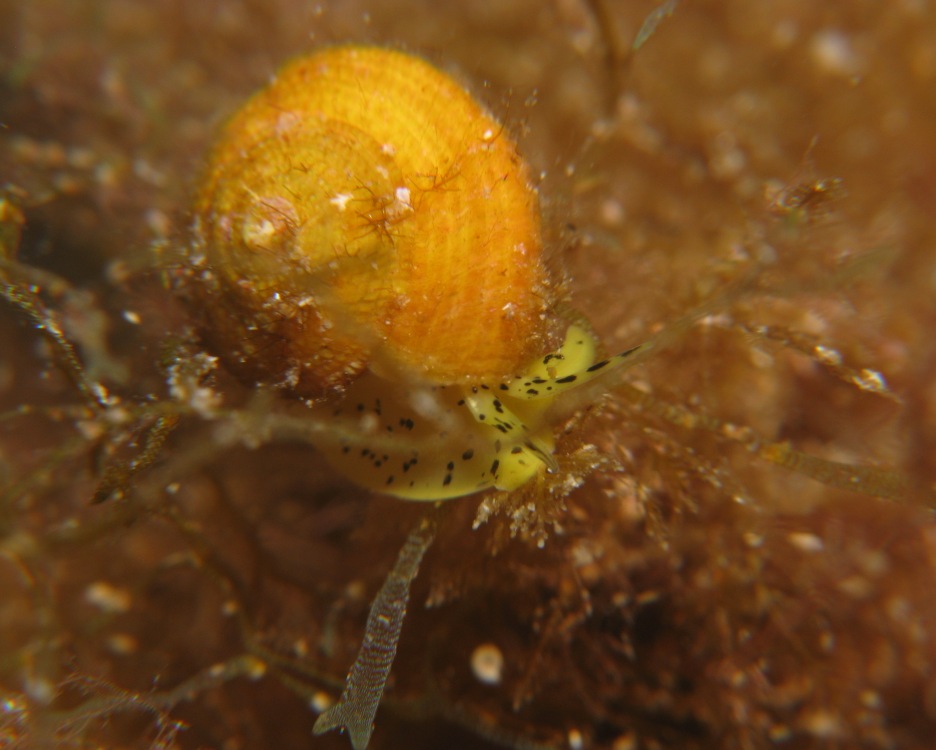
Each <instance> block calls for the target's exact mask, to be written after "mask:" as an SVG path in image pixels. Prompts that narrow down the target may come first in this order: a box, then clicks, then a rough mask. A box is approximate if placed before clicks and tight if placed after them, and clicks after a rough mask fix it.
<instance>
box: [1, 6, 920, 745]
mask: <svg viewBox="0 0 936 750" xmlns="http://www.w3.org/2000/svg"><path fill="white" fill-rule="evenodd" d="M655 7H657V6H656V5H654V4H653V3H650V2H613V1H612V0H606V2H603V3H600V2H597V1H594V2H588V1H587V0H548V1H545V2H544V0H511V1H510V2H465V3H448V4H445V5H444V8H443V4H440V3H430V2H416V1H415V0H411V1H409V2H406V1H400V2H397V1H396V0H385V1H384V2H374V1H373V0H371V2H364V1H363V0H360V1H359V0H339V1H336V2H332V3H327V2H323V3H319V4H315V3H309V2H305V1H303V2H298V1H295V0H273V1H272V2H260V1H259V0H253V1H251V0H227V1H222V0H213V1H206V2H198V3H186V2H182V1H181V0H154V1H153V2H139V0H108V1H101V2H92V1H91V0H87V1H86V2H71V1H70V0H31V1H30V2H28V3H17V2H15V1H14V0H7V2H4V3H2V4H0V61H2V62H0V71H2V79H0V87H2V88H0V187H2V190H3V195H2V197H3V199H4V202H3V204H2V211H0V222H2V224H0V240H2V242H3V255H4V259H3V263H4V265H3V267H2V274H3V280H4V282H5V283H7V282H11V283H13V287H11V286H7V287H6V289H7V297H8V300H7V302H5V303H4V306H3V307H2V308H0V310H2V312H0V400H2V403H0V417H2V421H0V489H2V493H0V502H2V505H0V699H2V701H3V703H2V704H0V747H42V746H46V747H78V748H81V747H115V748H116V747H140V748H145V747H181V748H196V747H216V748H230V749H236V748H260V747H277V746H280V747H307V746H312V747H321V748H329V747H334V748H343V747H347V746H348V745H347V738H346V737H340V736H337V735H335V736H327V737H322V738H316V739H315V740H314V741H313V740H312V739H311V738H310V732H311V726H312V723H313V722H314V720H315V715H316V713H315V710H316V709H318V710H321V708H322V707H324V706H325V705H326V704H327V701H328V700H329V699H333V698H334V697H335V696H336V695H337V693H338V691H339V690H340V687H341V683H342V681H343V679H344V675H345V672H346V671H347V669H348V666H349V665H350V663H351V660H352V659H353V657H354V654H355V653H356V651H357V648H358V644H359V643H360V639H361V635H362V629H363V623H364V621H365V619H366V614H367V608H368V603H369V601H370V598H371V597H372V595H373V593H374V592H375V591H376V590H377V588H378V587H379V586H380V582H381V581H382V579H383V576H384V575H385V574H386V571H387V570H388V569H389V568H390V566H391V565H392V562H393V560H394V558H395V556H396V553H397V550H398V549H399V546H400V544H401V543H402V541H403V539H404V538H405V536H406V533H407V531H408V529H409V528H410V527H411V526H412V524H413V523H414V522H415V520H416V518H417V517H418V515H419V513H420V512H421V511H420V509H419V508H416V507H415V506H412V505H409V504H406V503H402V502H400V501H396V500H392V499H387V498H381V497H373V496H370V495H368V494H367V493H365V492H364V491H362V490H359V489H357V488H355V487H354V486H352V485H350V484H348V483H347V482H344V481H343V480H340V479H339V478H338V477H336V476H334V475H333V474H331V473H330V472H329V471H328V469H327V467H326V466H325V465H324V464H323V463H322V462H321V461H320V460H318V458H317V457H316V455H315V453H314V449H312V448H311V447H309V446H308V445H307V444H305V442H303V441H300V440H295V439H293V440H274V439H269V436H268V435H267V434H266V432H264V429H263V427H262V426H260V425H259V422H260V421H261V420H260V415H261V414H265V413H266V412H267V411H269V410H272V409H275V408H277V407H276V406H275V405H272V404H271V403H270V402H266V401H265V402H263V403H261V404H257V403H256V402H255V400H251V394H250V393H249V391H247V390H245V389H243V388H240V387H239V386H237V385H236V384H235V383H233V382H232V380H231V379H230V378H229V377H228V376H227V375H226V374H225V373H223V372H213V373H211V378H209V379H208V380H206V381H200V380H199V379H198V375H199V373H200V370H199V368H198V363H199V362H203V359H201V358H200V355H199V354H198V352H197V347H194V346H193V344H192V343H190V342H189V341H188V328H189V324H188V320H187V317H186V314H185V312H184V311H183V310H182V309H181V308H180V306H179V305H178V303H177V302H176V301H175V300H174V299H173V295H172V292H171V290H170V287H169V286H168V285H167V284H166V277H167V275H169V274H170V273H171V270H172V262H173V258H175V257H177V254H176V252H175V249H177V248H178V247H179V246H180V243H184V242H185V241H186V227H187V224H188V221H189V218H188V215H187V205H188V203H189V201H190V197H191V190H192V187H193V185H194V183H195V180H196V178H197V175H198V172H199V169H200V165H201V164H202V157H203V154H204V152H205V150H206V148H207V147H208V145H209V143H210V141H211V138H212V135H213V133H214V132H216V130H217V127H218V126H219V124H220V123H221V122H222V121H223V119H224V117H225V116H226V115H228V114H230V113H231V112H233V111H234V109H236V107H237V106H238V105H239V104H240V102H242V101H243V100H244V99H245V98H246V97H247V96H248V95H249V94H250V93H252V92H253V91H254V90H256V89H257V88H258V87H260V86H262V85H263V84H264V83H265V82H266V81H267V80H268V79H269V78H270V76H271V75H272V74H273V73H274V71H275V70H276V69H277V67H278V66H279V65H280V64H281V63H282V62H283V61H285V60H286V59H288V58H289V57H291V56H293V55H295V54H299V53H301V52H303V51H306V50H309V49H312V48H314V47H315V46H317V45H320V44H327V43H333V42H343V41H354V42H373V43H380V44H390V45H393V46H399V47H403V48H405V49H407V50H410V51H413V52H417V53H420V54H423V55H425V56H426V57H428V58H429V59H430V60H432V61H433V62H434V63H435V64H437V65H439V66H440V67H442V68H443V69H445V70H447V71H449V72H451V73H453V74H454V75H456V76H457V77H459V78H460V79H461V80H463V81H464V82H465V83H466V85H468V86H469V87H470V88H471V89H472V90H473V91H474V92H475V93H476V95H478V96H479V97H480V98H481V99H482V100H483V101H485V102H486V103H487V104H488V105H489V106H490V107H491V109H492V110H493V111H494V112H495V113H496V114H498V116H500V117H502V118H503V119H504V121H505V122H506V123H507V126H508V127H509V128H510V130H511V132H513V133H515V134H516V135H517V136H518V137H519V138H520V140H521V148H522V150H523V152H524V154H525V156H526V157H527V158H528V159H529V161H530V162H531V164H532V165H533V167H534V171H535V172H537V173H541V174H542V178H541V200H542V202H543V208H544V213H545V217H546V222H547V224H548V225H549V227H550V230H551V242H552V244H553V247H554V250H553V252H554V253H555V257H556V258H557V263H558V262H561V263H562V264H564V265H565V266H566V267H567V269H568V272H569V276H568V278H569V283H568V286H569V294H570V298H571V303H572V304H573V305H574V306H575V307H577V308H578V309H579V310H581V311H582V312H583V313H584V314H585V315H586V316H587V317H588V318H589V319H590V320H591V322H592V323H593V324H594V326H595V328H596V330H597V331H598V333H599V334H600V336H601V337H602V340H603V341H604V342H605V344H606V346H607V348H608V349H609V350H610V351H616V350H619V349H623V348H626V347H628V346H631V345H634V344H636V343H639V342H640V341H642V340H644V339H646V338H648V337H650V336H652V335H656V334H660V333H661V332H663V334H664V336H665V341H666V342H667V347H666V348H664V349H661V350H660V351H658V352H657V353H656V355H655V356H654V357H653V358H651V359H650V360H648V361H647V362H645V363H643V364H641V365H640V366H639V367H636V368H634V369H633V370H631V371H629V372H628V373H627V375H626V376H625V377H624V378H623V380H621V381H618V382H616V383H615V384H614V387H613V388H612V389H611V392H610V394H609V395H608V396H606V397H602V396H600V395H599V394H591V395H592V396H594V399H593V400H594V401H595V403H596V404H597V405H598V408H595V409H592V410H591V414H590V415H589V416H588V417H587V418H586V419H585V420H584V421H583V423H582V424H581V425H579V426H576V427H575V428H574V429H572V430H571V432H570V434H569V435H568V436H567V437H566V438H565V440H564V441H563V443H562V446H564V447H560V458H561V457H562V453H563V451H565V455H566V461H565V465H566V466H579V467H581V466H583V465H591V464H592V463H595V461H591V462H587V461H585V462H583V461H579V462H578V463H576V461H575V460H574V459H575V457H576V456H581V455H593V453H592V452H590V449H588V448H587V447H586V446H588V445H594V446H596V448H597V451H598V454H600V455H602V456H604V457H605V458H606V460H605V461H604V462H603V463H602V464H601V465H600V466H599V467H598V468H597V469H596V470H595V471H593V472H591V473H590V474H588V475H587V476H585V474H586V472H584V471H582V472H572V474H570V486H571V485H576V484H579V481H580V482H581V486H578V487H577V488H575V489H573V490H572V491H571V492H570V494H568V496H567V497H565V499H564V500H563V501H561V502H560V501H556V500H555V499H552V500H550V499H549V498H541V500H542V502H540V503H538V502H537V497H536V496H535V494H534V495H533V496H532V497H529V496H527V497H524V498H523V499H522V500H518V499H517V498H513V499H511V498H498V497H495V498H487V499H484V498H464V499H462V500H456V501H453V505H452V508H451V512H450V513H449V515H448V516H447V517H446V519H445V521H444V525H443V527H442V529H441V531H440V536H439V538H438V540H437V541H436V544H435V545H434V547H433V549H432V550H430V553H429V555H428V556H427V559H426V562H425V563H424V566H423V572H422V573H421V575H420V577H419V579H417V582H416V584H415V588H414V595H413V600H412V602H411V611H410V614H409V617H408V620H407V622H406V624H405V626H404V632H403V640H402V643H401V648H400V653H399V655H398V658H397V662H396V665H395V667H394V672H393V678H392V682H391V686H390V690H389V692H388V694H387V696H386V698H385V701H384V705H383V708H382V710H381V711H380V712H379V713H378V716H377V730H376V732H375V734H374V737H373V740H372V744H371V747H374V748H383V747H385V748H389V747H399V746H403V745H405V746H408V747H411V748H420V747H437V746H440V745H445V746H446V747H453V748H455V747H464V748H481V747H496V746H507V747H518V748H527V747H549V748H559V747H571V748H578V747H583V748H588V747H593V748H614V749H615V750H624V749H626V748H767V747H783V748H812V747H817V748H819V747H821V748H858V747H861V748H898V747H899V748H925V747H930V746H931V744H932V740H931V738H932V736H933V733H934V730H936V644H934V635H933V634H934V633H936V604H934V602H933V597H932V591H933V583H934V581H933V578H934V564H936V557H934V555H936V546H934V545H936V532H934V528H933V526H932V521H931V518H930V513H929V510H928V507H929V506H930V505H931V504H932V486H933V482H934V480H936V463H934V460H933V451H934V446H936V391H934V387H933V385H932V380H933V379H932V377H931V373H932V372H933V369H934V367H936V345H934V340H933V336H932V330H933V325H934V323H936V315H934V305H933V299H934V288H933V287H934V284H936V267H934V263H936V261H934V258H936V256H934V253H933V248H934V247H936V230H934V224H933V221H932V219H931V215H932V207H933V206H934V205H936V136H934V132H933V123H934V122H936V96H934V94H933V92H934V91H936V48H934V47H933V45H932V40H933V39H934V38H936V9H934V8H933V7H932V6H931V4H930V3H928V2H926V1H925V0H896V1H895V2H891V3H870V2H844V1H840V2H828V3H816V2H804V1H803V0H786V1H780V2H774V3H769V4H764V3H745V2H740V1H738V0H729V1H727V2H715V1H714V0H684V2H683V3H681V4H680V5H678V6H677V7H676V9H675V12H674V13H673V14H672V16H671V17H668V18H664V19H663V20H662V21H661V24H660V26H659V28H658V29H657V31H656V33H655V34H654V35H653V36H652V37H651V38H650V39H649V41H647V42H646V44H645V45H644V46H643V47H642V48H641V49H640V50H639V52H638V53H637V54H636V55H635V56H634V57H633V59H630V60H628V59H627V54H626V51H627V49H628V47H629V45H630V41H631V40H632V39H633V38H634V37H635V35H636V34H637V31H638V29H639V28H640V26H641V24H642V23H643V21H644V19H645V18H646V17H647V15H648V14H649V13H651V12H652V11H653V10H654V8H655ZM21 219H22V220H23V221H22V222H21ZM23 222H24V223H23ZM20 230H21V231H22V237H21V239H20V240H19V241H18V243H17V240H16V237H17V235H18V234H19V232H20ZM17 244H18V245H19V249H18V253H17V257H18V260H19V261H20V263H21V265H11V262H10V257H11V256H12V254H13V248H14V246H15V245H17ZM167 269H168V270H167ZM11 289H16V290H20V291H22V292H23V294H25V295H26V297H25V298H24V297H23V296H22V295H21V296H20V297H19V298H17V299H20V302H21V304H19V305H17V304H10V303H9V302H10V301H11V300H12V301H13V302H14V303H15V301H16V300H15V299H14V298H16V294H14V293H12V292H11V291H10V290H11ZM30 290H32V291H30ZM32 293H35V294H36V295H38V296H37V297H32V298H30V297H29V294H32ZM24 299H25V301H23V300H24ZM30 300H32V301H30ZM30 311H32V313H34V314H33V315H32V316H31V315H30ZM686 316H690V317H689V319H688V320H687V318H686ZM680 320H683V321H687V322H686V323H685V324H682V323H680V322H679V321H680ZM43 321H45V323H46V324H49V323H57V324H59V325H60V326H61V329H62V331H63V333H64V335H65V337H66V338H67V339H68V340H69V341H71V342H73V343H74V345H75V350H76V351H77V353H78V355H79V356H80V359H81V363H82V365H81V373H80V375H81V377H80V378H79V381H80V383H83V384H84V385H85V386H88V384H91V385H93V384H96V383H100V384H102V385H103V386H104V387H106V389H107V395H106V396H105V395H104V393H103V391H101V390H100V389H98V390H97V391H96V393H95V392H90V393H88V392H86V393H84V394H83V393H82V391H81V389H80V388H76V385H75V383H74V382H73V381H74V379H75V375H76V373H75V372H74V371H72V372H71V377H69V369H68V367H67V366H63V364H62V359H63V356H62V351H61V350H60V349H59V348H58V347H57V346H56V345H55V343H54V342H53V341H52V337H51V336H49V335H43V334H42V333H41V332H40V331H38V330H37V325H36V324H37V323H38V322H43ZM183 347H184V348H183ZM186 367H188V370H186V369H185V368H186ZM209 369H210V368H209ZM82 378H83V380H82ZM86 390H87V388H86ZM219 398H220V399H223V403H225V404H229V405H230V406H241V407H243V408H240V409H237V410H236V411H229V412H226V416H225V417H224V418H217V417H216V416H215V417H214V418H212V419H202V418H199V416H198V414H197V412H198V411H201V412H202V413H203V414H204V413H208V412H211V409H212V408H213V406H214V405H215V404H216V400H217V399H219ZM284 408H285V407H284ZM301 413H302V412H301V411H296V412H290V414H293V415H295V414H301ZM166 415H170V418H171V419H173V420H174V419H175V418H176V417H177V416H178V415H181V419H180V420H179V424H180V426H179V427H178V428H177V429H176V431H175V432H174V433H173V434H172V435H169V436H168V438H167V439H166V441H165V444H160V442H161V440H162V438H163V437H165V436H164V435H163V434H162V433H161V432H160V430H159V428H158V427H155V428H154V425H157V424H159V420H160V417H162V418H163V419H165V418H166ZM141 455H145V456H146V457H147V459H150V458H152V459H155V460H154V461H153V463H152V465H149V466H147V467H145V468H141V470H140V471H139V472H137V473H133V470H132V467H133V462H134V460H136V459H139V458H140V457H141ZM811 459H815V460H811ZM140 463H142V464H145V463H148V460H145V461H142V462H140ZM570 471H571V470H570ZM817 478H818V479H821V480H822V481H817ZM852 478H854V479H852ZM573 479H574V480H576V481H571V480H573ZM849 486H850V487H851V489H849ZM102 487H103V490H102ZM96 496H98V499H101V498H104V499H103V501H102V502H99V503H92V502H91V500H92V499H93V498H95V497H96ZM482 501H483V502H484V505H483V507H482V508H481V514H480V517H481V518H483V519H486V522H484V523H481V524H479V525H478V527H477V529H474V530H473V525H474V521H475V519H476V518H478V517H479V503H481V502H482ZM528 502H530V503H532V505H531V506H529V507H528V505H527V503H528ZM511 532H515V533H513V534H512V533H511ZM479 648H481V650H480V651H478V650H477V649H479ZM473 654H474V656H475V661H474V671H473V669H472V666H473V662H472V655H473ZM492 654H493V655H494V656H495V657H497V656H498V655H499V656H500V657H501V658H502V659H503V665H502V667H501V668H497V667H496V662H497V659H496V658H494V663H495V667H493V668H492V667H490V666H489V667H488V669H489V670H490V669H493V672H490V671H484V670H483V669H482V666H481V665H480V664H479V663H478V660H479V659H480V655H487V656H489V657H490V656H491V655H492ZM481 677H483V678H484V679H485V680H487V681H483V680H482V679H480V678H481Z"/></svg>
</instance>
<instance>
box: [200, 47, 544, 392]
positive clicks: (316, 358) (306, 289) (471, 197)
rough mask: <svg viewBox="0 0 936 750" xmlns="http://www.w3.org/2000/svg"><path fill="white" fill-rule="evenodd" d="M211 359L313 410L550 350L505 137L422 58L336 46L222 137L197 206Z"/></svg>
mask: <svg viewBox="0 0 936 750" xmlns="http://www.w3.org/2000/svg"><path fill="white" fill-rule="evenodd" d="M195 219H196V221H195V242H194V245H193V248H192V250H191V253H192V257H193V258H194V259H196V262H195V269H196V273H194V274H193V275H192V278H193V279H194V281H195V282H197V283H195V284H194V285H193V286H194V287H195V289H194V290H193V291H192V293H191V294H192V296H193V297H194V298H195V301H196V302H197V303H199V304H200V306H201V307H202V310H203V314H204V316H205V318H206V321H207V322H206V326H205V328H206V337H207V338H208V339H209V345H211V346H213V348H214V349H215V350H216V351H217V352H218V353H220V354H222V356H223V357H224V358H225V359H227V360H228V361H229V362H231V363H232V364H233V365H234V367H235V369H239V370H240V371H241V372H242V373H245V374H247V375H248V376H250V377H252V378H256V379H260V380H264V381H267V382H273V383H277V384H280V385H284V386H287V387H289V388H290V389H291V390H293V391H295V392H297V393H300V394H304V395H319V394H323V393H327V392H339V391H341V390H342V389H343V388H344V387H346V386H347V385H348V384H349V383H350V382H351V381H352V380H353V379H354V378H355V377H356V376H357V375H358V374H360V373H361V372H362V371H363V370H364V369H365V368H368V367H369V368H371V369H373V370H377V371H380V372H382V373H383V374H384V375H385V376H388V377H397V376H399V375H400V374H405V375H407V376H410V375H415V376H417V377H422V378H423V379H425V380H426V381H428V382H432V383H441V384H447V383H470V382H478V381H482V380H500V379H503V378H507V377H510V376H512V375H514V374H515V373H517V372H518V371H519V370H520V369H522V367H523V366H524V365H525V364H526V363H527V362H528V361H529V360H530V359H531V357H535V356H537V355H538V354H540V353H541V351H542V350H543V348H544V346H545V342H544V340H543V336H544V331H545V329H546V326H545V323H544V320H545V318H546V315H547V310H548V308H549V300H550V296H551V294H552V288H551V284H550V279H549V274H548V272H547V270H546V265H545V263H544V260H543V248H542V238H541V229H540V214H539V206H538V199H537V193H536V190H535V189H534V188H533V187H531V185H530V182H529V175H528V173H527V167H526V165H525V164H524V162H523V160H522V159H521V157H520V156H519V154H518V153H517V148H516V146H515V144H514V143H513V141H512V140H511V139H510V138H509V136H508V134H507V133H506V132H505V130H504V129H503V127H502V126H501V125H500V124H499V123H498V122H497V121H496V120H494V119H493V118H492V117H491V115H489V114H488V113H487V112H486V111H485V110H484V109H483V108H482V107H481V106H480V105H479V104H478V103H477V102H476V101H475V100H474V99H473V98H472V97H471V96H470V95H469V94H468V93H467V92H466V91H465V90H464V89H463V88H462V87H461V86H460V85H459V84H457V83H456V82H455V81H454V80H452V79H451V78H450V77H449V76H447V75H445V74H444V73H442V72H440V71H439V70H437V69H435V68H434V67H432V66H431V65H430V64H428V63H427V62H425V61H424V60H422V59H420V58H418V57H414V56H411V55H408V54H404V53H401V52H397V51H393V50H388V49H381V48H374V47H358V46H346V47H333V48H329V49H325V50H323V51H320V52H318V53H316V54H313V55H311V56H308V57H304V58H301V59H298V60H295V61H294V62H292V63H290V64H288V65H287V66H286V67H285V68H284V69H283V70H282V71H281V72H280V73H279V75H278V76H277V77H276V79H275V80H274V81H273V82H272V83H271V84H270V85H269V86H268V87H267V88H265V89H263V90H262V91H260V92H259V93H258V94H256V95H255V96H254V97H253V98H252V99H251V100H250V101H248V102H247V104H246V105H245V106H244V107H243V108H242V109H241V110H240V111H239V112H238V113H236V114H235V115H234V117H233V118H232V119H231V120H230V121H229V122H228V123H227V125H226V127H225V128H224V130H223V132H222V133H221V136H220V138H219V140H218V142H217V144H216V145H215V147H214V150H213V151H212V153H211V155H210V157H209V161H208V165H207V170H206V172H205V175H204V178H203V181H202V184H201V186H200V189H199V191H198V195H197V199H196V203H195Z"/></svg>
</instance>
